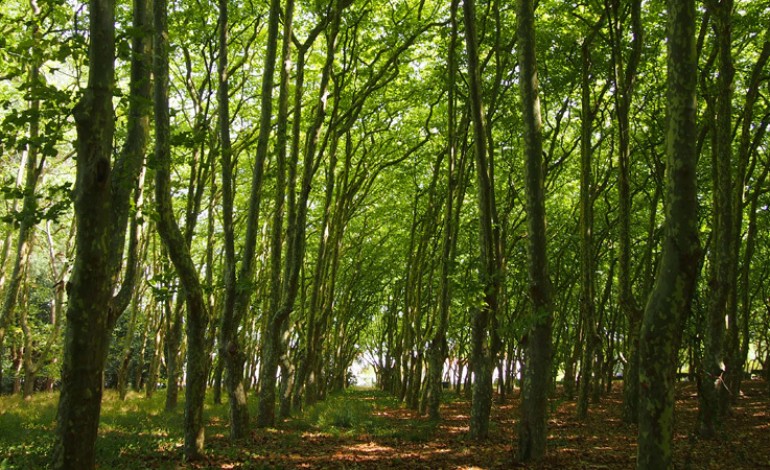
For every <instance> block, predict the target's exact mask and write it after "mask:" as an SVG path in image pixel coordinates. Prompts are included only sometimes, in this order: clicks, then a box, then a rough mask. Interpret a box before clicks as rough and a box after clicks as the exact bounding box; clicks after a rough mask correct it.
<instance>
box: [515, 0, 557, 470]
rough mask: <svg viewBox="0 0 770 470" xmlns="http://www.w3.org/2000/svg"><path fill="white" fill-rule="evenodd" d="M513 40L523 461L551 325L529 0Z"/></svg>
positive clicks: (536, 451) (538, 411)
mask: <svg viewBox="0 0 770 470" xmlns="http://www.w3.org/2000/svg"><path fill="white" fill-rule="evenodd" d="M517 38H518V42H519V91H520V95H521V101H522V106H523V109H522V116H523V121H524V151H525V160H526V189H527V231H528V237H527V238H528V254H529V284H530V285H529V296H530V301H531V303H532V305H531V309H532V310H531V313H530V324H531V327H530V328H529V331H528V332H527V333H526V348H527V350H526V359H525V367H524V377H523V384H522V391H521V397H522V402H521V405H520V407H521V422H520V423H519V453H518V458H519V460H521V461H525V462H526V461H532V460H540V459H542V458H543V456H544V455H545V449H546V437H547V433H548V430H547V416H548V409H547V405H548V393H549V383H550V377H551V324H552V322H553V313H552V309H553V306H552V305H551V281H550V279H549V276H548V258H547V251H546V231H545V195H544V188H543V181H544V178H543V162H542V155H543V144H542V138H543V137H542V133H543V124H542V120H541V116H540V98H539V96H538V89H539V83H538V78H537V60H536V47H535V8H534V4H533V1H532V0H519V1H518V26H517Z"/></svg>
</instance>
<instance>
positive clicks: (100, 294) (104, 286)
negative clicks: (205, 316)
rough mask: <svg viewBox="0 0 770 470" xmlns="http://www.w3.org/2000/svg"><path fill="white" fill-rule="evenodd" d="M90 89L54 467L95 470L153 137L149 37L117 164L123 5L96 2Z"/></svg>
mask: <svg viewBox="0 0 770 470" xmlns="http://www.w3.org/2000/svg"><path fill="white" fill-rule="evenodd" d="M89 10H90V15H89V18H90V19H89V34H90V37H91V43H90V45H89V55H88V62H89V65H90V72H89V75H88V86H87V88H86V89H85V90H84V93H83V96H82V98H81V99H80V101H79V102H78V104H77V105H76V107H75V109H74V116H75V124H76V129H77V155H78V159H77V173H76V180H75V190H74V201H75V202H74V207H75V216H76V225H77V236H76V240H75V246H76V255H75V261H74V264H73V269H72V275H71V277H70V280H69V282H68V283H67V293H68V296H69V304H68V306H67V328H66V332H65V342H64V361H63V363H62V385H61V394H60V397H59V407H58V414H57V432H56V444H55V447H54V452H53V456H52V457H53V459H52V465H53V467H54V468H73V469H74V468H77V469H90V468H94V466H95V461H94V458H95V455H94V447H95V444H96V433H97V429H98V426H99V414H100V409H101V398H102V387H103V383H102V373H103V371H104V364H105V360H106V357H107V349H108V345H109V341H110V334H111V332H112V329H113V327H114V325H115V322H116V321H117V319H118V317H119V316H120V315H121V313H122V312H123V310H125V307H126V305H127V303H128V299H130V296H131V295H130V294H131V291H132V289H133V282H134V279H133V277H134V276H133V275H134V273H133V272H132V271H131V270H130V269H129V270H127V271H126V273H125V275H124V277H123V280H122V284H121V287H120V290H119V291H118V292H117V293H116V294H114V296H113V291H114V290H115V287H116V285H117V278H118V275H119V274H120V271H121V267H122V261H123V252H124V248H123V246H124V240H125V233H126V226H127V223H128V213H129V207H130V204H129V203H130V196H131V192H132V190H133V188H134V187H135V181H136V179H137V178H138V176H139V172H140V169H141V166H142V161H143V159H144V146H145V142H146V140H147V134H148V119H147V114H148V110H149V106H148V103H149V102H150V100H149V97H148V96H146V95H145V93H147V94H149V93H148V88H146V87H145V86H144V84H146V83H148V81H149V79H148V77H149V66H148V56H147V55H146V49H145V48H146V44H147V42H148V40H147V35H146V34H136V35H135V36H134V39H133V44H132V46H133V47H132V51H133V52H132V61H131V62H132V80H131V88H132V90H131V95H132V96H134V97H136V99H135V100H132V102H131V109H130V111H129V114H130V116H131V119H130V126H129V132H128V135H127V139H126V145H125V147H124V148H123V150H122V152H121V153H120V155H119V156H118V158H117V159H116V160H115V163H114V164H112V163H111V160H112V148H113V134H114V111H113V107H112V96H113V91H114V85H115V73H114V61H115V21H114V16H115V4H114V2H112V1H111V0H92V1H91V2H90V3H89ZM147 10H148V8H147V5H146V3H145V2H144V1H143V0H137V1H136V3H135V5H134V24H135V26H136V30H137V32H140V33H144V32H146V29H145V28H146V25H147V24H148V23H149V22H148V21H147V19H148V12H147Z"/></svg>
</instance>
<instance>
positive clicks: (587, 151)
mask: <svg viewBox="0 0 770 470" xmlns="http://www.w3.org/2000/svg"><path fill="white" fill-rule="evenodd" d="M590 45H591V43H590V39H589V38H585V39H584V40H583V45H582V47H581V51H582V54H581V56H582V61H581V62H582V79H581V90H582V91H581V97H582V98H581V102H582V106H581V116H580V119H581V132H580V316H581V317H582V318H583V325H585V344H584V346H583V359H582V361H581V363H580V366H581V367H580V389H579V390H578V401H577V417H578V419H580V420H584V419H586V418H587V417H588V396H589V394H590V392H591V384H592V383H593V381H592V378H591V377H592V375H593V373H594V371H593V369H592V365H593V362H594V350H595V349H596V342H597V334H598V332H597V331H596V319H595V315H596V307H595V305H594V301H595V288H594V272H595V266H594V264H595V263H594V255H593V225H594V223H593V218H594V208H593V189H592V185H593V178H592V172H591V160H592V155H591V153H592V150H591V133H592V132H593V124H592V123H593V112H592V111H591V86H590V78H591V77H590V71H591V57H590V51H589V48H590ZM596 375H597V377H598V375H599V371H598V370H597V371H596Z"/></svg>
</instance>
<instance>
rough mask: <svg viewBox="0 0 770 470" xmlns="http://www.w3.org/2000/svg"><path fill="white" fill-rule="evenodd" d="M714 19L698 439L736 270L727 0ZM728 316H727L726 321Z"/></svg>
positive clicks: (719, 393)
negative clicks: (709, 234)
mask: <svg viewBox="0 0 770 470" xmlns="http://www.w3.org/2000/svg"><path fill="white" fill-rule="evenodd" d="M708 6H709V9H710V11H711V14H712V16H713V18H714V24H715V28H716V33H717V34H716V41H717V45H716V47H717V48H718V63H719V75H718V78H717V88H718V95H717V103H716V116H715V122H714V124H715V126H714V130H713V132H714V134H713V141H714V146H713V148H712V157H713V158H712V176H713V184H714V189H713V214H714V215H713V217H714V220H713V240H712V241H713V249H712V250H711V251H712V253H713V255H712V259H711V262H710V263H709V265H710V266H711V270H710V271H711V272H710V279H709V294H710V295H709V304H708V312H707V320H706V324H707V327H706V331H705V340H704V351H703V355H704V358H703V360H704V364H703V370H702V371H701V375H702V378H701V384H702V386H701V389H700V407H699V413H698V432H699V433H700V435H701V436H703V437H713V436H714V434H715V428H716V426H717V422H718V416H719V415H720V414H721V413H722V411H724V409H725V407H726V406H727V401H726V400H725V399H724V398H723V395H726V394H727V389H726V388H725V378H726V377H725V373H727V372H728V371H725V370H723V366H724V361H725V357H726V354H725V352H726V351H725V342H724V340H725V315H726V314H729V312H727V311H726V308H727V303H728V298H729V297H730V296H732V295H734V293H733V289H734V288H735V286H734V284H733V283H732V281H733V272H734V270H735V269H736V266H735V264H736V260H735V259H734V256H735V253H734V252H733V248H732V247H733V245H734V244H735V243H737V242H738V240H734V237H733V213H732V211H733V205H732V191H733V184H732V172H733V168H732V86H733V75H734V70H733V63H732V51H731V44H732V21H731V19H730V17H731V15H732V10H733V1H732V0H718V1H717V0H714V1H711V2H708ZM728 318H729V317H728ZM734 321H735V317H734V315H733V317H732V318H729V322H730V325H729V328H730V329H735V328H736V325H735V324H734Z"/></svg>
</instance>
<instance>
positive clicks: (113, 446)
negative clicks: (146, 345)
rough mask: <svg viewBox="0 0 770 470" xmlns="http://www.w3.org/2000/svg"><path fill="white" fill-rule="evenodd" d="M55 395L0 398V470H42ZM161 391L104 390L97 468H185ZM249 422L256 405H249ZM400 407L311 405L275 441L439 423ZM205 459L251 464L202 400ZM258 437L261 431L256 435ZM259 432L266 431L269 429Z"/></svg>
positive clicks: (387, 434) (358, 395)
mask: <svg viewBox="0 0 770 470" xmlns="http://www.w3.org/2000/svg"><path fill="white" fill-rule="evenodd" d="M57 401H58V394H56V393H52V394H51V393H43V394H38V395H35V396H34V397H33V398H32V400H30V401H28V402H25V401H24V400H22V399H21V398H20V397H17V396H3V397H0V470H4V469H29V468H45V467H46V465H47V463H48V459H49V458H50V452H51V447H52V445H53V441H54V432H55V417H56V405H57ZM164 401H165V393H163V391H160V392H157V393H156V394H155V395H154V396H153V397H152V398H151V399H147V398H145V397H144V395H143V394H139V393H129V395H128V397H127V399H126V401H120V400H119V398H118V395H117V393H116V392H114V391H111V390H108V391H106V392H105V394H104V399H103V402H102V414H101V422H100V426H99V439H98V441H97V445H96V459H97V463H98V467H100V468H107V469H136V468H179V466H180V464H181V462H182V444H183V434H182V425H183V421H184V396H183V395H182V396H180V397H179V405H178V407H177V409H176V410H174V411H172V412H165V411H164V404H165V403H164ZM249 405H250V406H249V408H250V409H251V411H252V416H254V413H255V411H256V410H255V407H256V400H255V399H253V398H252V399H251V400H249ZM399 408H401V404H400V402H399V401H398V400H396V399H395V398H393V397H391V396H389V395H387V394H385V393H383V392H379V391H374V390H349V391H347V392H344V393H340V394H336V395H333V396H331V397H329V398H328V399H327V400H325V401H323V402H321V403H318V404H317V405H315V406H313V407H310V408H309V409H307V410H306V411H305V412H304V413H302V414H301V415H300V416H298V417H295V418H292V419H290V420H288V421H286V422H284V423H281V424H279V425H278V431H279V433H280V434H278V435H280V440H281V442H282V444H283V445H284V446H288V447H292V446H293V445H296V444H298V443H300V442H301V440H302V439H303V437H302V436H303V434H304V433H305V432H313V433H318V434H321V435H325V436H328V437H331V438H333V439H336V438H340V439H346V438H352V437H357V436H359V437H360V436H371V437H372V438H381V439H387V440H391V439H392V440H394V441H404V442H426V441H428V440H430V439H431V438H432V436H433V435H434V434H435V430H436V426H437V423H436V422H433V421H430V420H426V419H396V418H395V417H394V416H393V415H392V412H393V411H394V410H398V409H399ZM205 415H206V418H207V425H206V436H207V448H208V451H207V452H208V457H209V459H211V460H212V461H214V462H216V461H229V462H238V461H243V459H248V454H249V452H251V451H253V450H254V449H251V448H249V445H248V444H247V443H230V442H229V440H228V439H227V435H228V406H227V404H226V403H225V404H223V405H213V404H211V399H210V398H207V400H206V410H205ZM258 432H262V431H258ZM264 432H270V431H269V430H267V431H264Z"/></svg>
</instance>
